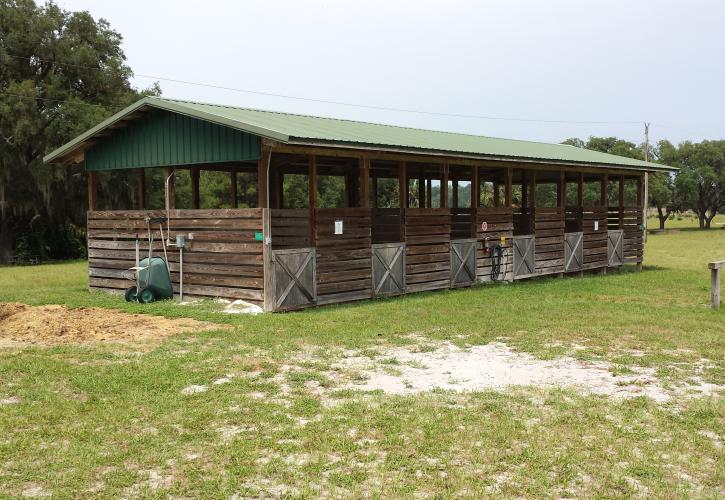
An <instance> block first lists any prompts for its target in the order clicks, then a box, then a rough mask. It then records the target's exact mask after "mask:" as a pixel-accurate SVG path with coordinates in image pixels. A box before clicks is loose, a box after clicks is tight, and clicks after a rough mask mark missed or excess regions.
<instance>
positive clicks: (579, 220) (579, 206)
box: [576, 172, 584, 231]
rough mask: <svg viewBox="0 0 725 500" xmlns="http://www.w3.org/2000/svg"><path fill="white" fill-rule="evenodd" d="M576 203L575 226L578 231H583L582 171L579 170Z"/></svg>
mask: <svg viewBox="0 0 725 500" xmlns="http://www.w3.org/2000/svg"><path fill="white" fill-rule="evenodd" d="M576 204H577V212H578V215H577V227H578V228H579V231H584V173H582V172H579V176H578V177H577V190H576Z"/></svg>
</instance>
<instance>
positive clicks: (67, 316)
mask: <svg viewBox="0 0 725 500" xmlns="http://www.w3.org/2000/svg"><path fill="white" fill-rule="evenodd" d="M219 328H224V327H223V326H222V325H217V324H214V323H208V322H204V321H197V320H194V319H189V318H178V319H169V318H164V317H162V316H151V315H148V314H130V313H125V312H121V311H116V310H113V309H102V308H97V307H81V308H78V309H69V308H68V307H66V306H59V305H48V306H28V305H25V304H17V303H9V304H2V303H0V344H6V345H12V344H18V343H20V344H70V343H87V342H107V341H109V342H137V341H145V340H154V339H159V338H163V337H168V336H170V335H175V334H178V333H186V332H198V331H205V330H216V329H219Z"/></svg>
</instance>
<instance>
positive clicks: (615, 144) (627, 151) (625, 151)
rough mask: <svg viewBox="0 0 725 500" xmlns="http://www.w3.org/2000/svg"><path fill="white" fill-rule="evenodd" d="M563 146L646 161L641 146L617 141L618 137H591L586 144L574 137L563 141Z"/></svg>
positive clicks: (621, 140)
mask: <svg viewBox="0 0 725 500" xmlns="http://www.w3.org/2000/svg"><path fill="white" fill-rule="evenodd" d="M562 144H568V145H570V146H576V147H578V148H584V149H591V150H592V151H599V152H601V153H609V154H613V155H617V156H625V157H627V158H635V159H637V160H644V152H643V151H642V147H641V146H637V145H636V144H635V143H633V142H629V141H625V140H624V139H617V138H616V137H594V136H590V137H589V139H588V140H587V141H586V142H585V141H583V140H581V139H578V138H576V137H574V138H570V139H567V140H565V141H563V142H562Z"/></svg>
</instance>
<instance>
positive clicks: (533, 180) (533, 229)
mask: <svg viewBox="0 0 725 500" xmlns="http://www.w3.org/2000/svg"><path fill="white" fill-rule="evenodd" d="M530 198H531V200H530V203H531V210H530V212H529V214H530V215H529V234H534V235H535V234H536V170H532V171H531V195H530Z"/></svg>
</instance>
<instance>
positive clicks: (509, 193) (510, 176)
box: [504, 167, 514, 207]
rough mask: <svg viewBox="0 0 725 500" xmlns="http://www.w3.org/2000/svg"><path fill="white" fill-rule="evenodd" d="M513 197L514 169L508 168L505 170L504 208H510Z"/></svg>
mask: <svg viewBox="0 0 725 500" xmlns="http://www.w3.org/2000/svg"><path fill="white" fill-rule="evenodd" d="M513 197H514V169H513V168H511V167H509V168H507V169H506V196H505V197H504V198H505V200H504V203H505V204H506V207H511V205H512V204H513Z"/></svg>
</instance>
